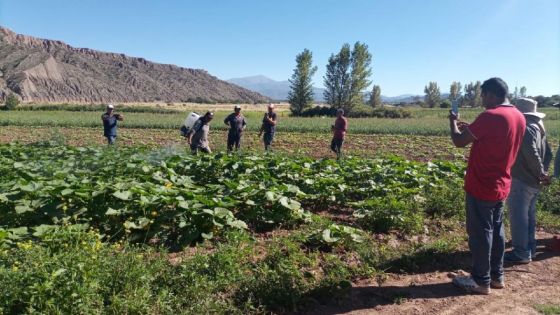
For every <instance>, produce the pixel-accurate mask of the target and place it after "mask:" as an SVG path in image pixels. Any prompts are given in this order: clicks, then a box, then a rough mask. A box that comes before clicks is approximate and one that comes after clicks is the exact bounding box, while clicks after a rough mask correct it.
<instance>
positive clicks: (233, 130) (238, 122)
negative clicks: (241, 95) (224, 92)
mask: <svg viewBox="0 0 560 315" xmlns="http://www.w3.org/2000/svg"><path fill="white" fill-rule="evenodd" d="M224 124H226V125H227V126H228V127H229V131H228V138H227V150H228V152H231V151H232V150H233V147H234V146H235V149H236V150H239V147H240V146H241V135H242V134H243V130H245V128H246V126H247V123H246V122H245V117H243V115H241V106H239V105H235V107H234V112H233V113H231V114H229V115H228V116H227V117H226V119H224Z"/></svg>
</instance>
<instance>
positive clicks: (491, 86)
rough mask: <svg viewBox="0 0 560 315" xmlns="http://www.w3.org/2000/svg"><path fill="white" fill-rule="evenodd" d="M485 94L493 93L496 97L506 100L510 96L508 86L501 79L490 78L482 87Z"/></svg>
mask: <svg viewBox="0 0 560 315" xmlns="http://www.w3.org/2000/svg"><path fill="white" fill-rule="evenodd" d="M480 88H481V90H482V92H483V93H491V94H494V95H495V96H496V97H499V98H505V97H506V96H507V95H508V86H507V84H506V82H505V81H504V80H502V79H500V78H490V79H488V80H486V81H484V83H482V85H481V86H480Z"/></svg>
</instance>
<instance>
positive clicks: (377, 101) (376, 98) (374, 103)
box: [369, 85, 383, 108]
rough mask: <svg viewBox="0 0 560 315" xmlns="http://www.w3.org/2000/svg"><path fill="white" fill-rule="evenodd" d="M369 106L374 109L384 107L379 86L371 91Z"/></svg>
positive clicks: (375, 86)
mask: <svg viewBox="0 0 560 315" xmlns="http://www.w3.org/2000/svg"><path fill="white" fill-rule="evenodd" d="M369 104H370V105H371V107H373V108H376V107H381V106H383V102H382V101H381V87H379V85H374V86H373V89H372V90H371V95H370V99H369Z"/></svg>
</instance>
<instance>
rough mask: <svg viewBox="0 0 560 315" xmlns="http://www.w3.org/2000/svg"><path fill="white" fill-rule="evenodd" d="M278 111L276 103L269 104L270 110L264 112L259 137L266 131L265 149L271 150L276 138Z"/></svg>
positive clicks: (264, 138)
mask: <svg viewBox="0 0 560 315" xmlns="http://www.w3.org/2000/svg"><path fill="white" fill-rule="evenodd" d="M276 122H277V118H276V113H275V112H274V104H268V112H267V113H265V114H264V117H263V121H262V126H261V130H260V132H259V138H260V137H261V135H262V133H263V131H264V137H263V142H264V149H265V151H268V150H270V146H271V145H272V140H273V139H274V133H275V132H276Z"/></svg>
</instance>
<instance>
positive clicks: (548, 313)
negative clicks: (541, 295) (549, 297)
mask: <svg viewBox="0 0 560 315" xmlns="http://www.w3.org/2000/svg"><path fill="white" fill-rule="evenodd" d="M534 308H535V309H536V310H537V311H538V312H539V313H541V314H544V315H556V314H560V305H552V304H537V305H535V306H534Z"/></svg>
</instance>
